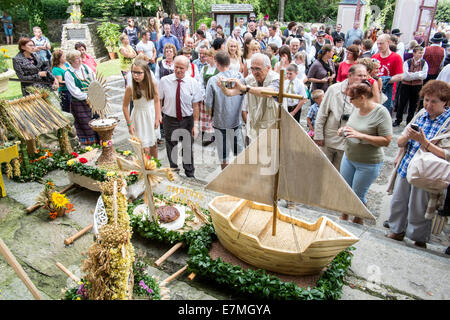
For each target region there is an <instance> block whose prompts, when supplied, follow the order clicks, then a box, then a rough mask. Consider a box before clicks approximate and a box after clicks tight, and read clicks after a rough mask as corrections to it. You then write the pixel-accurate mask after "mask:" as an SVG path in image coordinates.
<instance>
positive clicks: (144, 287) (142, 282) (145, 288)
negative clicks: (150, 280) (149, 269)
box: [139, 280, 153, 294]
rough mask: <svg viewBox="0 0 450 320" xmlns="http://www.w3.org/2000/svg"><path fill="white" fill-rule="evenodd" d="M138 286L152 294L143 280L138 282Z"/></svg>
mask: <svg viewBox="0 0 450 320" xmlns="http://www.w3.org/2000/svg"><path fill="white" fill-rule="evenodd" d="M139 285H140V286H141V287H142V288H143V289H144V290H146V291H147V292H148V293H150V294H152V293H153V290H152V289H151V288H149V286H147V285H146V284H145V282H144V280H141V281H139Z"/></svg>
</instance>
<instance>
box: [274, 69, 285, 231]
mask: <svg viewBox="0 0 450 320" xmlns="http://www.w3.org/2000/svg"><path fill="white" fill-rule="evenodd" d="M283 98H284V70H280V88H279V91H278V116H277V131H278V153H277V156H278V170H277V172H276V173H275V183H274V188H273V214H272V236H275V235H276V234H277V211H278V182H279V178H280V165H279V164H280V144H281V130H280V120H281V108H283Z"/></svg>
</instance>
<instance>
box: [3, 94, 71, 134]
mask: <svg viewBox="0 0 450 320" xmlns="http://www.w3.org/2000/svg"><path fill="white" fill-rule="evenodd" d="M44 96H45V94H41V93H35V94H31V95H29V96H26V97H23V98H20V99H16V100H12V101H7V100H0V119H1V120H2V122H5V123H6V124H7V126H8V124H9V126H8V130H11V131H12V132H14V134H15V135H16V136H18V137H19V138H22V139H24V140H34V139H36V138H37V137H39V136H40V135H41V134H44V133H50V132H52V131H54V130H57V129H61V128H64V127H66V126H68V125H69V124H70V123H69V121H68V120H67V119H66V118H65V117H64V116H63V114H62V113H61V111H59V110H58V109H57V108H56V107H55V106H53V105H52V104H50V103H49V102H48V101H47V100H45V98H44Z"/></svg>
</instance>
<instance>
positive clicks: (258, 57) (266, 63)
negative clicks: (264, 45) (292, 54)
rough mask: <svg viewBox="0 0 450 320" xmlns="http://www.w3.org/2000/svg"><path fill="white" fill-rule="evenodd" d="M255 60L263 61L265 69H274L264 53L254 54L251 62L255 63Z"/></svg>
mask: <svg viewBox="0 0 450 320" xmlns="http://www.w3.org/2000/svg"><path fill="white" fill-rule="evenodd" d="M255 60H262V61H263V63H264V66H265V67H272V63H271V62H270V59H269V57H268V56H267V55H265V54H263V53H259V52H257V53H254V54H252V57H251V58H250V61H251V62H253V61H255Z"/></svg>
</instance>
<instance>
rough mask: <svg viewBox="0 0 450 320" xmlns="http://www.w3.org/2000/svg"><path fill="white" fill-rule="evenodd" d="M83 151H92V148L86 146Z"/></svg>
mask: <svg viewBox="0 0 450 320" xmlns="http://www.w3.org/2000/svg"><path fill="white" fill-rule="evenodd" d="M84 150H86V151H92V147H91V146H87V147H86V148H84Z"/></svg>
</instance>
